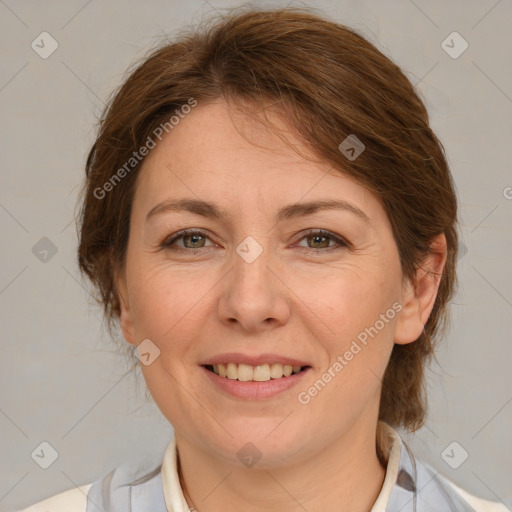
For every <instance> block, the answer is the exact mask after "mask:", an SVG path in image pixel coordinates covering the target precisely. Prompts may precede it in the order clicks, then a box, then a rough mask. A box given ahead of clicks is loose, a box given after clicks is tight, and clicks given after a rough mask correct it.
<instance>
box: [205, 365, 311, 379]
mask: <svg viewBox="0 0 512 512" xmlns="http://www.w3.org/2000/svg"><path fill="white" fill-rule="evenodd" d="M301 368H302V367H301V366H291V365H289V364H285V365H282V364H279V363H273V364H270V365H269V364H260V365H258V366H251V365H249V364H243V363H240V364H235V363H228V364H214V365H213V371H214V372H215V373H216V374H217V375H219V376H220V377H227V378H228V379H231V380H239V381H242V382H248V381H256V382H265V381H267V380H270V379H280V378H281V377H288V376H290V375H291V374H292V373H299V372H300V370H301Z"/></svg>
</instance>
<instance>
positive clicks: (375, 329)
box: [297, 302, 402, 405]
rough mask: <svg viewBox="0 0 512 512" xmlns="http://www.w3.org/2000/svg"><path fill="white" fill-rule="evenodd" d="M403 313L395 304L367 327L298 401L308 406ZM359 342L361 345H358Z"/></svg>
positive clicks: (303, 392)
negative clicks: (397, 315) (371, 341)
mask: <svg viewBox="0 0 512 512" xmlns="http://www.w3.org/2000/svg"><path fill="white" fill-rule="evenodd" d="M400 311H402V304H400V303H398V302H395V303H394V304H393V305H392V306H391V307H390V308H389V309H388V310H387V311H386V312H385V313H382V314H381V315H380V316H379V319H378V320H377V321H376V322H375V323H374V324H373V325H372V326H370V327H366V328H365V329H364V330H363V331H361V332H360V333H359V334H358V335H357V340H352V343H351V345H350V347H349V349H348V350H346V351H345V352H344V353H343V354H342V355H339V356H338V357H337V358H336V361H334V363H333V364H332V365H331V366H329V368H328V369H327V371H325V372H324V373H323V374H322V375H321V377H320V378H319V379H318V380H317V381H316V382H315V383H314V384H313V385H312V386H310V387H309V388H308V389H307V390H305V391H301V392H300V393H299V394H298V395H297V400H298V401H299V403H301V404H303V405H307V404H309V403H310V402H311V400H312V399H313V398H314V397H316V396H317V395H318V393H319V392H320V391H322V390H323V389H324V388H325V387H326V386H327V384H328V383H329V382H331V380H332V379H334V377H336V376H337V375H338V374H339V373H340V372H341V371H342V370H343V368H345V366H347V365H348V364H349V363H350V361H352V359H354V357H355V356H356V355H357V354H359V352H361V350H362V349H363V348H364V347H366V346H367V345H368V341H369V339H368V338H369V337H370V338H371V339H373V338H374V337H375V336H377V334H379V332H380V331H382V329H384V327H385V326H386V324H388V323H389V321H390V320H393V318H395V316H396V314H397V313H399V312H400ZM358 342H359V343H358Z"/></svg>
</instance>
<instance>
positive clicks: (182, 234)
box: [160, 229, 350, 255]
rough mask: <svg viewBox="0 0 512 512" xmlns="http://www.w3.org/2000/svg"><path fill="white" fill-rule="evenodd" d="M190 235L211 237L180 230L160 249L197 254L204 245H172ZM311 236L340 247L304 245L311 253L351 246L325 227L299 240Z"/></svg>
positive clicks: (197, 232)
mask: <svg viewBox="0 0 512 512" xmlns="http://www.w3.org/2000/svg"><path fill="white" fill-rule="evenodd" d="M189 235H200V236H202V237H205V238H208V239H209V237H208V235H207V234H206V233H205V232H204V231H201V230H198V229H187V230H184V231H180V232H179V233H177V234H176V236H173V237H172V238H170V239H169V238H168V239H166V240H164V242H163V243H162V244H161V245H160V249H171V250H173V251H177V252H188V253H192V254H196V253H197V252H199V251H201V250H202V249H204V248H203V247H198V248H195V249H188V248H185V247H179V248H176V247H173V246H172V245H173V244H174V242H176V241H177V240H179V239H180V238H183V237H185V236H189ZM311 236H321V237H324V238H329V239H331V240H333V241H334V242H336V243H337V244H338V247H336V246H334V247H327V248H325V249H312V248H310V247H302V249H304V250H305V252H306V253H309V254H315V255H318V254H319V253H322V252H324V253H325V252H331V251H333V250H339V249H342V248H347V247H349V246H350V244H349V243H348V242H347V241H346V240H345V239H343V238H341V237H339V236H336V235H334V234H333V233H331V232H330V231H326V230H324V229H311V230H309V231H307V232H306V233H304V235H303V236H302V238H301V239H300V240H299V242H301V241H302V240H304V238H308V237H311Z"/></svg>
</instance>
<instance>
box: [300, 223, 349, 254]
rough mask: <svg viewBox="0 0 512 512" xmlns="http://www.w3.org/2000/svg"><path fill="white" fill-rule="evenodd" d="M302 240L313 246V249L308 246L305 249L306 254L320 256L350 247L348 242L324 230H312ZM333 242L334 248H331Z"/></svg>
mask: <svg viewBox="0 0 512 512" xmlns="http://www.w3.org/2000/svg"><path fill="white" fill-rule="evenodd" d="M300 240H301V241H302V240H307V241H308V242H311V243H312V244H313V247H311V246H309V245H308V247H306V248H305V249H306V252H309V253H317V254H318V253H321V252H330V251H333V250H337V249H340V248H343V247H349V243H348V242H347V241H346V240H344V239H343V238H341V237H339V236H336V235H334V234H333V233H331V232H330V231H325V230H323V229H317V230H310V231H308V232H307V233H306V234H305V235H304V236H303V237H302V238H301V239H300ZM331 241H334V242H335V245H334V246H329V243H330V242H331ZM299 247H300V246H299Z"/></svg>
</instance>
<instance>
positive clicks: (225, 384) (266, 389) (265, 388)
mask: <svg viewBox="0 0 512 512" xmlns="http://www.w3.org/2000/svg"><path fill="white" fill-rule="evenodd" d="M201 369H202V370H203V371H204V372H206V375H207V377H208V378H209V379H210V380H211V382H212V383H213V384H215V385H216V386H218V387H219V388H220V389H221V390H222V391H224V392H225V393H228V394H229V395H231V396H234V397H237V398H245V399H250V400H257V399H261V398H270V397H272V396H275V395H277V394H279V393H282V392H283V391H286V390H287V389H290V388H292V387H293V386H295V385H296V384H297V383H298V382H300V380H301V379H302V378H303V377H304V375H305V374H306V373H308V372H309V370H311V367H308V368H306V369H305V370H302V371H301V372H299V373H292V374H291V375H290V376H288V377H281V378H279V379H270V380H267V381H265V382H255V381H247V382H243V381H240V380H236V379H228V378H227V377H221V376H219V375H217V374H216V373H214V372H211V371H210V370H208V369H207V368H205V367H204V366H201Z"/></svg>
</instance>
